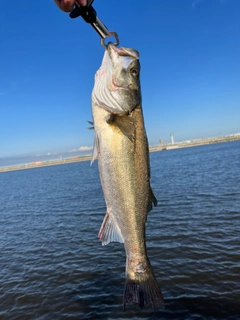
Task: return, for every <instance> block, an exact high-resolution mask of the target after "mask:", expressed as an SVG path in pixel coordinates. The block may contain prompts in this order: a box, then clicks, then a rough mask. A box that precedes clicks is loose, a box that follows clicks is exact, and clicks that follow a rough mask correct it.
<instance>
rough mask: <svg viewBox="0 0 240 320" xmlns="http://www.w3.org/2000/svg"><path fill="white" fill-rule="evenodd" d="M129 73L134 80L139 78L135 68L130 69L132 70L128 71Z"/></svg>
mask: <svg viewBox="0 0 240 320" xmlns="http://www.w3.org/2000/svg"><path fill="white" fill-rule="evenodd" d="M130 73H131V75H132V76H133V77H134V78H138V77H139V72H138V70H137V69H135V68H132V69H131V70H130Z"/></svg>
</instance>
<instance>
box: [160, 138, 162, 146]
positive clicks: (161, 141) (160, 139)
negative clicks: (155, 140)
mask: <svg viewBox="0 0 240 320" xmlns="http://www.w3.org/2000/svg"><path fill="white" fill-rule="evenodd" d="M159 144H160V146H161V145H162V144H163V141H162V139H161V138H160V139H159Z"/></svg>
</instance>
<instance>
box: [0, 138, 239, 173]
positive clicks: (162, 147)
mask: <svg viewBox="0 0 240 320" xmlns="http://www.w3.org/2000/svg"><path fill="white" fill-rule="evenodd" d="M236 140H240V134H233V135H229V136H224V137H216V138H206V139H197V140H188V141H182V142H178V143H174V144H170V143H163V144H161V145H156V146H150V147H149V151H150V152H156V151H163V150H172V149H180V148H188V147H196V146H201V145H206V144H215V143H220V142H230V141H236ZM91 157H92V156H91V155H87V156H79V157H72V158H65V159H57V160H50V161H37V162H31V163H26V164H20V165H14V166H7V167H0V173H1V172H8V171H16V170H24V169H32V168H39V167H47V166H55V165H60V164H67V163H74V162H81V161H90V160H91Z"/></svg>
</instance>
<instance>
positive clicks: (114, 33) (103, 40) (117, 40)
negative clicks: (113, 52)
mask: <svg viewBox="0 0 240 320" xmlns="http://www.w3.org/2000/svg"><path fill="white" fill-rule="evenodd" d="M108 37H115V39H116V42H115V43H114V44H113V45H114V46H115V47H117V46H119V38H118V34H117V33H116V32H114V31H109V32H108V35H107V36H106V37H105V38H102V39H101V45H102V46H103V47H104V48H105V49H107V46H108V44H109V42H108V43H107V44H106V43H105V39H106V38H108Z"/></svg>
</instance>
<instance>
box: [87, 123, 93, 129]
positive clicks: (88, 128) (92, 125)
mask: <svg viewBox="0 0 240 320" xmlns="http://www.w3.org/2000/svg"><path fill="white" fill-rule="evenodd" d="M88 123H89V124H91V125H92V127H88V129H89V130H94V125H93V121H88Z"/></svg>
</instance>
